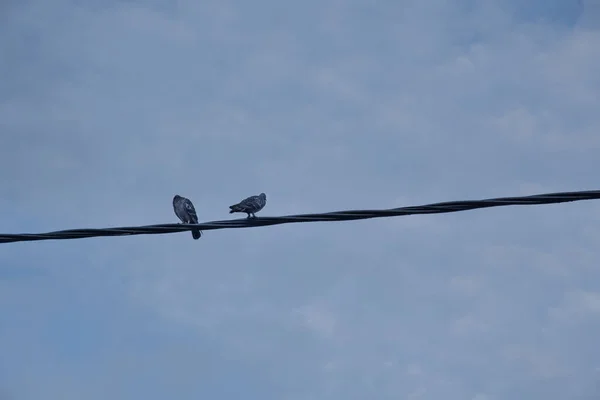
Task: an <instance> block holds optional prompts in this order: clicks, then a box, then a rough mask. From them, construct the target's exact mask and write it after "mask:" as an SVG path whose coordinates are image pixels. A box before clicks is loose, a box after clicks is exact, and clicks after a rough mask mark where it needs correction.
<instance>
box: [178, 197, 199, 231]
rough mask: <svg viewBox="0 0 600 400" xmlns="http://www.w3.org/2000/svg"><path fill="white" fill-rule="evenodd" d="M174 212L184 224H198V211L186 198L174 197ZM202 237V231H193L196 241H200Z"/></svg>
mask: <svg viewBox="0 0 600 400" xmlns="http://www.w3.org/2000/svg"><path fill="white" fill-rule="evenodd" d="M173 210H175V215H177V217H178V218H179V219H180V220H181V222H183V223H184V224H197V223H198V216H197V215H196V210H195V209H194V205H193V204H192V202H191V201H190V200H189V199H186V198H185V197H181V196H179V195H178V194H176V195H175V197H173ZM200 236H202V231H200V230H199V229H194V230H192V237H193V238H194V239H200Z"/></svg>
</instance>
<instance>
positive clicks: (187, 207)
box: [183, 200, 198, 224]
mask: <svg viewBox="0 0 600 400" xmlns="http://www.w3.org/2000/svg"><path fill="white" fill-rule="evenodd" d="M183 206H184V207H185V211H187V213H188V215H189V216H190V220H191V221H192V223H194V224H197V223H198V215H196V209H195V208H194V205H193V204H192V202H191V201H189V200H185V201H184V202H183Z"/></svg>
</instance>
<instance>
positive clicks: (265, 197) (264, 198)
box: [258, 193, 267, 200]
mask: <svg viewBox="0 0 600 400" xmlns="http://www.w3.org/2000/svg"><path fill="white" fill-rule="evenodd" d="M258 197H260V198H261V199H263V200H267V195H266V194H264V193H261V194H259V195H258Z"/></svg>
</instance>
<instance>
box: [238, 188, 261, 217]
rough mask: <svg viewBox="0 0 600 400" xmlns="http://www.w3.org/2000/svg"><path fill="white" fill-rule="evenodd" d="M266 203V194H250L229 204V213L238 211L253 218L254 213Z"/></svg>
mask: <svg viewBox="0 0 600 400" xmlns="http://www.w3.org/2000/svg"><path fill="white" fill-rule="evenodd" d="M266 204H267V195H266V194H264V193H261V194H259V195H258V196H250V197H247V198H245V199H244V200H242V201H240V202H239V203H237V204H234V205H232V206H229V209H230V210H229V214H232V213H235V212H240V213H242V212H243V213H246V214H248V218H250V217H252V218H255V217H256V215H254V213H257V212H259V211H260V210H262V209H263V207H264V206H265V205H266Z"/></svg>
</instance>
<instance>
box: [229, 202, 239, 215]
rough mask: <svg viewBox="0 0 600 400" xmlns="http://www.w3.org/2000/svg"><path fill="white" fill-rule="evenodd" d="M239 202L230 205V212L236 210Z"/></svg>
mask: <svg viewBox="0 0 600 400" xmlns="http://www.w3.org/2000/svg"><path fill="white" fill-rule="evenodd" d="M236 208H237V204H234V205H232V206H229V214H233V213H234V212H235V211H236Z"/></svg>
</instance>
